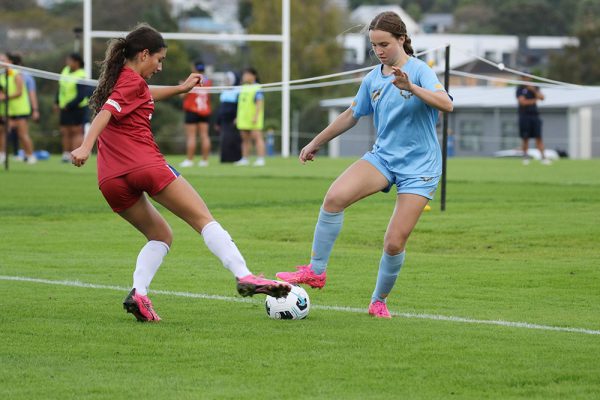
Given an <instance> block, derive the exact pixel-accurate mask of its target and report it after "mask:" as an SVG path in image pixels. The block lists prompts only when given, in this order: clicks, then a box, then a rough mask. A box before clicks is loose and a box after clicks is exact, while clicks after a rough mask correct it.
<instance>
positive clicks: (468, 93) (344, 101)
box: [319, 86, 600, 108]
mask: <svg viewBox="0 0 600 400" xmlns="http://www.w3.org/2000/svg"><path fill="white" fill-rule="evenodd" d="M541 91H542V93H543V94H544V96H545V100H543V101H539V102H538V107H539V108H578V107H585V106H593V105H600V87H598V86H585V87H584V86H582V87H580V88H569V87H551V88H550V87H545V88H541ZM450 94H451V95H452V97H453V98H454V107H455V108H514V107H516V104H517V99H516V87H514V86H508V87H477V86H476V87H470V86H469V87H466V86H462V87H455V88H452V87H450ZM352 100H353V98H352V97H344V98H338V99H325V100H321V102H319V105H320V106H321V107H325V108H330V107H337V108H346V107H349V106H350V104H351V103H352Z"/></svg>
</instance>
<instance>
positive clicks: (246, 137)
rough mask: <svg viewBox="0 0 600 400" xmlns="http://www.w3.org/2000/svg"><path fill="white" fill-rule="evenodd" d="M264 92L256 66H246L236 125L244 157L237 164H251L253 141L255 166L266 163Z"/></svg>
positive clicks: (239, 96)
mask: <svg viewBox="0 0 600 400" xmlns="http://www.w3.org/2000/svg"><path fill="white" fill-rule="evenodd" d="M264 104H265V102H264V94H263V92H262V91H261V90H260V85H259V84H258V73H257V72H256V70H255V69H254V68H246V69H245V70H244V71H243V73H242V87H241V89H240V94H239V95H238V107H237V119H236V125H237V128H238V129H239V131H240V134H241V135H242V158H241V159H240V160H239V161H237V162H236V163H234V164H235V165H249V164H250V161H249V160H248V155H249V154H250V147H251V145H252V142H254V146H255V147H256V156H257V158H256V161H255V162H254V164H252V165H254V166H256V167H262V166H264V165H265V141H264V140H263V133H262V130H263V128H264V119H265V115H264Z"/></svg>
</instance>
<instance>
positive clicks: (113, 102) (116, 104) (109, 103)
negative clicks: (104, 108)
mask: <svg viewBox="0 0 600 400" xmlns="http://www.w3.org/2000/svg"><path fill="white" fill-rule="evenodd" d="M106 104H108V105H110V106H113V107H114V108H115V110H117V111H118V112H121V105H120V104H119V103H117V102H116V101H114V100H113V99H108V100H106Z"/></svg>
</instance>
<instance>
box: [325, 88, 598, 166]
mask: <svg viewBox="0 0 600 400" xmlns="http://www.w3.org/2000/svg"><path fill="white" fill-rule="evenodd" d="M542 92H543V93H544V95H545V97H546V98H545V100H544V101H541V102H539V103H538V108H539V110H540V116H541V119H542V122H543V128H542V132H543V137H544V144H545V145H546V148H548V149H555V150H562V151H565V152H566V153H567V154H568V156H569V157H570V158H573V159H589V158H598V157H600V87H582V88H567V87H552V88H542ZM450 93H451V94H452V96H453V98H454V111H453V112H452V113H450V114H449V119H448V122H449V124H448V127H449V132H450V133H451V135H452V139H453V146H452V149H451V150H452V152H453V154H455V155H457V156H492V155H493V154H494V153H495V152H497V151H499V150H508V149H515V148H519V147H520V138H519V128H518V114H517V98H516V88H515V87H504V88H498V87H454V88H453V87H450ZM351 102H352V98H351V97H347V98H340V99H328V100H323V101H321V103H320V104H321V106H322V107H324V108H326V109H328V111H329V119H330V121H333V119H335V118H336V117H337V116H338V115H339V114H340V113H341V112H343V111H344V110H346V109H347V108H348V107H349V105H350V103H351ZM374 141H375V132H374V129H373V122H372V120H371V118H370V117H364V118H361V119H360V120H359V123H358V124H357V125H356V126H355V127H353V128H352V129H351V130H350V131H348V132H346V133H345V134H344V135H341V136H339V137H337V138H336V139H334V140H333V141H332V142H331V143H330V145H329V155H330V156H357V155H362V154H364V152H365V151H367V150H369V149H370V148H371V146H372V145H373V143H374Z"/></svg>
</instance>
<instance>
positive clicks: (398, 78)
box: [392, 67, 412, 92]
mask: <svg viewBox="0 0 600 400" xmlns="http://www.w3.org/2000/svg"><path fill="white" fill-rule="evenodd" d="M392 70H393V74H394V80H393V81H392V84H393V85H394V86H396V87H397V88H398V89H402V90H408V91H409V92H410V91H412V83H411V82H410V79H409V77H408V74H407V73H406V72H404V71H402V70H401V69H400V68H398V67H392Z"/></svg>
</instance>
